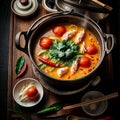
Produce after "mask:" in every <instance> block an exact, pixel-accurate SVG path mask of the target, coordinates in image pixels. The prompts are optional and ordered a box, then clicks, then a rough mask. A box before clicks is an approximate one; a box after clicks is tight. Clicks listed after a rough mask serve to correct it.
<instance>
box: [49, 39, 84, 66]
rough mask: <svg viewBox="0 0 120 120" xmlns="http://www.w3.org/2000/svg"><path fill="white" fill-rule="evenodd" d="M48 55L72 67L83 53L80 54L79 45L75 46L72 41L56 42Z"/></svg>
mask: <svg viewBox="0 0 120 120" xmlns="http://www.w3.org/2000/svg"><path fill="white" fill-rule="evenodd" d="M47 55H48V56H49V57H50V58H51V59H52V60H53V61H57V62H62V64H64V65H67V66H70V65H71V64H72V62H73V61H74V60H76V59H77V58H78V57H80V55H82V54H81V53H79V45H78V44H75V43H74V42H73V41H71V40H62V41H58V40H55V41H54V42H53V45H52V46H51V47H50V49H49V50H48V51H47Z"/></svg>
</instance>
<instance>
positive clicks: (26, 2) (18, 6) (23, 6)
mask: <svg viewBox="0 0 120 120" xmlns="http://www.w3.org/2000/svg"><path fill="white" fill-rule="evenodd" d="M37 8H38V2H37V0H12V2H11V9H12V11H13V12H14V13H15V14H16V15H18V16H22V17H25V16H29V15H32V14H33V13H34V12H35V11H36V10H37Z"/></svg>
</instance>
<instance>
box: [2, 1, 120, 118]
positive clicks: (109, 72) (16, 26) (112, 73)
mask: <svg viewBox="0 0 120 120" xmlns="http://www.w3.org/2000/svg"><path fill="white" fill-rule="evenodd" d="M39 5H40V6H39V9H38V11H37V13H36V14H35V15H34V16H33V17H31V18H29V19H23V18H20V17H17V16H16V15H14V14H13V13H12V12H11V13H10V35H9V45H8V44H7V48H8V46H9V63H8V64H7V62H6V65H5V64H4V65H5V66H6V69H5V70H7V65H8V102H7V104H8V107H7V113H8V119H9V120H10V119H12V115H13V114H12V112H11V111H10V110H9V109H13V108H14V100H13V97H12V89H13V86H14V84H15V83H16V82H17V81H18V80H19V79H17V80H16V74H15V69H14V68H15V63H16V60H17V59H18V58H19V57H20V56H21V55H23V54H24V53H23V52H20V51H19V50H17V49H16V47H15V44H14V39H15V35H16V33H17V32H19V31H27V30H28V28H29V27H30V25H31V24H32V23H33V21H35V20H36V19H37V18H38V17H40V16H42V15H44V14H46V12H45V10H44V9H43V8H42V6H41V4H39ZM112 5H113V6H115V5H116V6H118V4H116V3H114V4H112ZM113 18H114V19H113ZM118 19H119V9H115V10H114V13H113V14H111V16H110V17H108V18H107V19H105V20H103V21H101V22H99V24H100V26H101V28H102V29H103V32H106V33H113V34H114V35H115V36H116V43H117V44H116V46H115V48H114V50H113V51H112V53H111V54H109V55H108V56H106V57H105V59H104V62H103V64H102V66H101V69H100V71H99V73H100V76H101V78H102V81H101V83H100V84H99V85H98V86H96V87H89V88H87V89H86V90H84V91H82V92H81V93H80V94H77V95H74V96H59V95H55V94H53V93H51V92H49V91H48V90H46V89H44V90H45V97H44V100H43V102H42V104H40V105H39V106H37V107H35V109H34V112H35V111H37V110H39V107H40V106H44V105H49V104H52V103H54V102H56V101H57V102H58V101H60V102H64V103H65V104H72V103H77V102H80V100H81V97H82V96H83V94H84V93H86V92H88V91H90V90H98V91H101V92H103V93H104V94H108V93H111V92H114V91H118V87H119V85H118V83H119V82H118V80H120V79H119V78H120V75H119V70H120V69H119V67H120V63H119V61H120V55H119V53H120V50H119V45H120V41H119V38H120V35H119V32H118V31H120V28H119V27H118V26H119V25H120V24H119V20H118ZM115 21H116V22H115ZM7 23H8V24H9V22H8V21H7ZM117 23H118V25H117ZM8 26H9V25H8ZM2 28H3V27H2ZM2 33H4V32H2ZM6 33H7V36H8V34H9V31H7V32H6ZM7 43H8V41H7ZM4 44H5V43H4ZM2 49H3V47H2ZM7 52H8V49H7V50H6V54H7ZM2 54H3V52H2ZM2 54H1V55H2ZM7 55H8V54H7ZM7 55H6V56H5V58H7V57H8V56H7ZM24 56H25V59H26V61H27V64H28V70H27V73H26V74H25V75H24V76H23V77H22V78H25V77H32V78H35V76H34V74H33V71H32V69H31V62H30V60H29V58H28V56H27V55H26V54H24ZM1 58H2V57H0V60H1V61H2V59H1ZM7 59H8V58H7ZM1 64H2V63H1ZM2 70H3V71H5V70H4V69H2V68H1V71H2ZM1 75H2V74H1ZM6 77H7V74H5V73H4V74H3V75H2V77H0V78H3V79H5V82H6V83H7V78H6ZM22 78H20V79H22ZM2 84H4V83H2ZM4 85H6V84H4ZM4 88H5V87H4ZM4 88H2V87H1V90H2V91H3V92H2V94H3V93H5V94H6V90H4ZM6 89H7V88H6ZM4 97H6V95H4ZM2 100H3V99H2ZM4 100H6V99H4ZM4 100H3V101H4ZM2 107H3V105H2ZM117 107H118V99H114V100H110V101H109V106H108V109H107V111H106V112H105V113H104V114H103V115H101V116H98V118H100V117H104V116H107V115H109V116H112V117H113V118H114V119H115V120H117V116H118V115H119V111H118V109H117ZM4 108H6V105H5V106H4ZM4 111H5V110H4ZM23 111H26V110H24V109H23ZM29 112H31V113H32V112H33V110H30V109H29ZM65 114H76V115H79V116H85V117H89V116H88V115H86V114H85V113H84V112H83V111H82V109H81V108H79V109H75V110H69V111H59V112H57V113H56V114H53V115H54V116H58V115H65ZM4 115H5V114H4V113H2V114H1V116H4ZM1 116H0V117H1ZM38 118H39V117H38Z"/></svg>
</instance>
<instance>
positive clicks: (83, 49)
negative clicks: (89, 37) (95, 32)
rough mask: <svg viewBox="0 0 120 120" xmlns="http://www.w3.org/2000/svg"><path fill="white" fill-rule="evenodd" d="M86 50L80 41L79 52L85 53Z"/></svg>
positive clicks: (83, 43)
mask: <svg viewBox="0 0 120 120" xmlns="http://www.w3.org/2000/svg"><path fill="white" fill-rule="evenodd" d="M85 52H86V48H85V42H84V41H83V42H82V45H81V47H80V53H83V54H84V53H85Z"/></svg>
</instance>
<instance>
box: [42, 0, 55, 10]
mask: <svg viewBox="0 0 120 120" xmlns="http://www.w3.org/2000/svg"><path fill="white" fill-rule="evenodd" d="M42 6H43V8H44V9H45V10H46V11H47V12H57V9H55V8H53V9H52V8H50V7H49V6H48V5H47V0H42Z"/></svg>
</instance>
